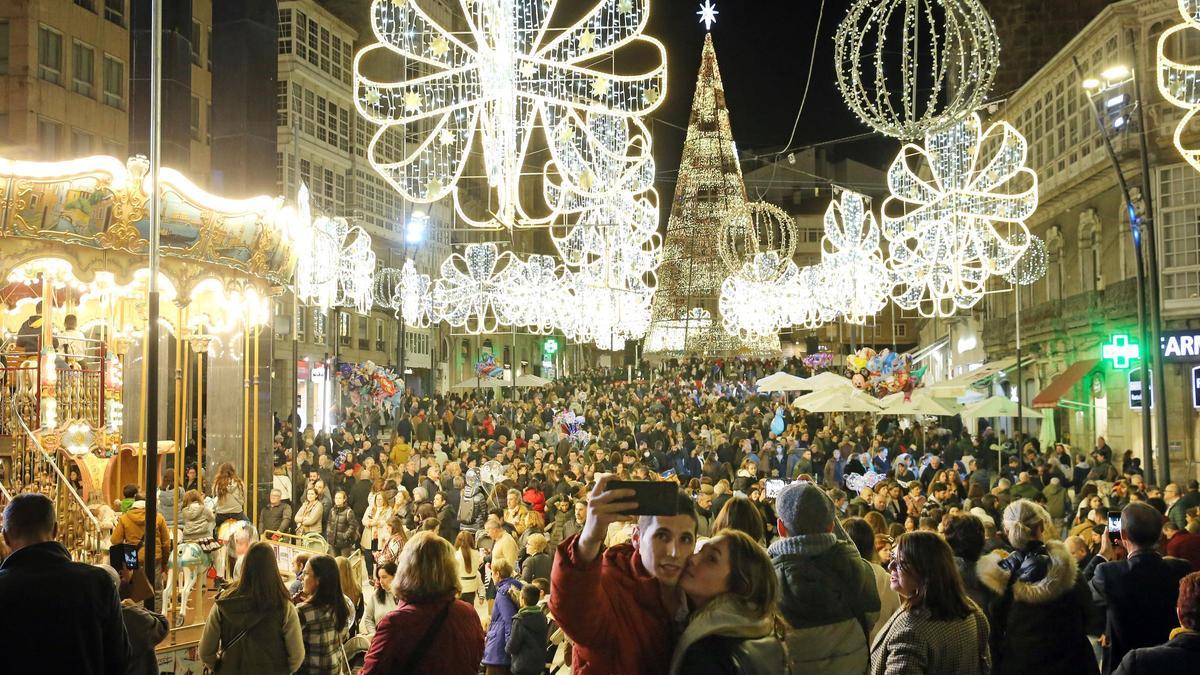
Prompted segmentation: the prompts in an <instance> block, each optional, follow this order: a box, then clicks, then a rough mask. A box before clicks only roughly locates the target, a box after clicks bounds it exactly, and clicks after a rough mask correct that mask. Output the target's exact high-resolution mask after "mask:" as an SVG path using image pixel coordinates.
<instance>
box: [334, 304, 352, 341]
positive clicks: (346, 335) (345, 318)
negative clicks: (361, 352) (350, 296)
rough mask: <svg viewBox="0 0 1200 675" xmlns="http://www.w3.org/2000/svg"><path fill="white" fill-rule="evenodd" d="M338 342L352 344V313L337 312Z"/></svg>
mask: <svg viewBox="0 0 1200 675" xmlns="http://www.w3.org/2000/svg"><path fill="white" fill-rule="evenodd" d="M337 331H338V344H341V345H345V346H349V345H350V315H349V314H347V313H346V312H338V313H337Z"/></svg>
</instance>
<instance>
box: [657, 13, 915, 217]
mask: <svg viewBox="0 0 1200 675" xmlns="http://www.w3.org/2000/svg"><path fill="white" fill-rule="evenodd" d="M699 6H700V2H699V0H658V2H656V3H655V4H654V5H653V6H652V12H651V15H650V26H649V28H648V29H647V30H646V33H647V34H648V35H652V36H655V37H657V38H658V39H659V40H661V41H662V42H663V43H664V44H665V45H666V46H667V53H668V65H669V68H670V73H669V77H670V81H669V87H670V92H669V95H668V98H667V100H666V102H665V103H664V104H663V106H662V107H660V108H659V109H658V110H657V111H655V113H654V115H653V117H654V118H655V124H654V126H653V132H654V143H655V148H656V149H655V158H656V160H657V162H658V168H659V177H660V182H659V189H660V191H661V192H662V194H663V197H664V201H667V199H666V198H667V197H668V196H669V195H670V193H671V187H670V186H671V183H672V181H673V177H674V173H675V169H676V168H677V167H678V164H679V158H680V154H681V152H682V146H683V139H684V136H685V132H684V131H682V130H680V129H676V128H673V127H672V126H670V125H675V126H678V127H684V128H686V127H687V120H688V113H689V111H690V110H691V106H692V95H693V92H694V90H695V87H696V72H697V69H698V67H699V63H700V50H701V48H702V46H703V44H704V33H705V30H704V26H703V24H700V23H699V16H697V14H696V11H697V10H698V9H699ZM716 6H717V9H718V10H719V11H720V14H719V15H718V17H717V23H716V24H714V25H713V29H712V34H713V42H714V44H715V46H716V50H717V62H718V63H719V65H720V68H721V78H722V80H723V81H724V84H725V95H726V98H727V102H728V105H729V111H730V116H731V119H732V123H733V135H734V138H735V139H736V140H737V144H738V149H739V150H740V152H741V153H742V156H743V158H744V157H745V156H746V155H747V154H750V153H752V152H755V151H758V152H760V153H766V152H775V151H777V150H778V149H779V148H781V147H783V145H784V143H786V142H787V140H788V136H789V134H790V133H791V130H792V124H793V123H794V122H795V119H796V111H797V110H798V109H799V106H800V101H801V98H802V96H803V93H804V85H805V81H806V78H807V73H808V67H809V55H810V54H811V53H812V47H813V39H814V35H815V36H816V39H817V49H816V62H815V64H814V65H813V71H812V84H811V87H810V90H809V94H808V100H807V102H806V103H805V107H804V111H803V114H802V115H801V117H800V125H799V127H798V129H797V131H796V137H795V140H794V141H793V142H792V147H793V148H794V147H796V146H800V145H804V144H810V143H817V142H823V141H828V140H832V139H840V138H846V137H850V136H856V135H859V134H863V133H866V132H868V131H870V130H869V129H868V128H867V127H866V126H865V125H863V124H862V123H861V122H859V121H858V119H857V118H856V117H854V116H853V114H851V113H850V111H849V110H848V109H847V108H846V105H845V103H844V102H843V101H842V98H841V94H840V93H838V89H837V86H836V84H835V75H834V71H833V34H834V31H835V30H836V29H837V25H838V23H840V22H841V20H842V19H843V18H844V17H845V15H846V9H847V8H848V7H849V6H850V0H825V12H824V16H823V17H822V18H821V22H820V26H819V27H818V25H817V17H818V11H819V9H820V6H821V0H793V1H790V2H785V1H781V0H724V1H723V2H722V1H720V0H717V2H716ZM894 145H895V144H894V143H891V142H888V141H882V142H881V140H880V139H879V137H875V139H873V140H867V141H858V142H854V143H847V144H840V145H839V146H838V150H840V151H843V152H845V153H847V154H848V155H850V156H853V157H855V158H857V159H860V160H865V161H868V162H869V163H872V164H876V165H881V164H883V163H886V161H887V160H888V159H890V157H888V154H889V153H888V152H881V150H885V149H887V148H892V150H891V152H894V147H893V146H894Z"/></svg>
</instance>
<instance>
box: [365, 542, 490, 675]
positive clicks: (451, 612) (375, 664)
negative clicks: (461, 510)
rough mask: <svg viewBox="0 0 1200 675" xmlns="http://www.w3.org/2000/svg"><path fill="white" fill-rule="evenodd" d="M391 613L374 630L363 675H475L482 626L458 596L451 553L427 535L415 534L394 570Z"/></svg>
mask: <svg viewBox="0 0 1200 675" xmlns="http://www.w3.org/2000/svg"><path fill="white" fill-rule="evenodd" d="M392 588H393V591H394V592H395V594H396V597H397V599H398V604H397V606H396V609H395V610H393V611H392V612H389V613H388V614H387V615H386V616H384V617H383V619H382V620H381V621H380V622H379V624H378V626H376V630H375V637H374V639H372V640H371V649H370V650H369V651H368V652H367V656H366V660H365V661H364V663H363V669H362V675H386V674H389V673H406V674H409V675H435V674H436V675H442V674H443V673H444V674H445V675H476V673H478V672H479V663H480V661H481V660H482V658H483V627H482V626H481V625H480V623H479V615H478V614H476V613H475V608H474V607H472V606H471V605H468V604H467V603H465V602H463V601H461V600H458V599H457V596H458V594H459V593H460V592H461V588H462V587H461V586H460V585H459V575H458V569H457V566H456V565H455V562H454V549H453V547H451V546H450V542H448V541H446V540H445V539H442V538H441V537H439V536H437V535H436V534H434V533H432V532H418V533H417V534H415V535H413V538H412V539H411V540H409V541H408V543H406V544H405V545H404V548H403V550H402V551H401V552H400V558H399V560H398V561H397V565H396V580H395V582H394V584H393V587H392Z"/></svg>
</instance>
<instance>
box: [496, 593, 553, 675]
mask: <svg viewBox="0 0 1200 675" xmlns="http://www.w3.org/2000/svg"><path fill="white" fill-rule="evenodd" d="M549 632H550V624H549V622H548V621H546V612H544V611H542V610H541V609H530V608H526V609H522V610H521V611H519V612H517V613H516V614H514V615H513V619H512V631H511V632H510V633H509V636H508V645H507V646H506V647H505V651H507V652H508V656H509V658H511V659H512V665H510V666H509V672H511V673H512V674H513V675H527V674H528V675H541V673H542V671H543V670H545V668H546V640H547V638H548V637H549Z"/></svg>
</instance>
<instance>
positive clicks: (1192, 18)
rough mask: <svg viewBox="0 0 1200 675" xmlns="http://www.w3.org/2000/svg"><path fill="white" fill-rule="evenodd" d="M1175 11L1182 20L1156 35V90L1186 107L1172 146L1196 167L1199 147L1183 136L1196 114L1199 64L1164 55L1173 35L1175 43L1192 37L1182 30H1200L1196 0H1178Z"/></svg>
mask: <svg viewBox="0 0 1200 675" xmlns="http://www.w3.org/2000/svg"><path fill="white" fill-rule="evenodd" d="M1179 13H1180V14H1181V15H1183V23H1181V24H1177V25H1175V26H1172V27H1170V28H1168V29H1167V30H1165V31H1163V33H1162V35H1161V36H1159V38H1158V63H1157V66H1158V68H1157V70H1158V91H1159V92H1160V93H1161V94H1162V96H1163V98H1165V99H1167V100H1168V101H1170V102H1171V103H1172V104H1174V105H1176V106H1178V107H1180V108H1186V109H1187V113H1186V114H1185V115H1184V116H1183V118H1182V119H1180V120H1179V123H1178V124H1177V125H1176V126H1175V148H1176V149H1177V150H1179V153H1180V154H1181V155H1183V158H1184V159H1185V160H1186V161H1187V163H1188V164H1191V165H1192V168H1194V169H1196V170H1197V171H1200V148H1197V147H1195V146H1194V145H1192V146H1189V145H1188V144H1186V143H1184V138H1183V137H1184V134H1185V133H1186V132H1187V130H1188V128H1189V127H1190V126H1191V125H1192V120H1193V119H1195V117H1196V115H1197V114H1200V65H1196V64H1187V63H1180V62H1178V61H1176V60H1174V59H1172V58H1170V57H1169V56H1167V52H1168V51H1169V50H1168V47H1167V42H1168V41H1169V40H1171V39H1172V38H1173V37H1174V38H1175V40H1176V42H1175V44H1178V45H1181V44H1183V40H1184V38H1186V37H1191V38H1192V39H1195V37H1196V36H1195V35H1192V36H1187V35H1186V34H1184V32H1185V31H1200V0H1179ZM1176 36H1179V37H1176ZM1175 51H1176V52H1178V51H1179V50H1175Z"/></svg>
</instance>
